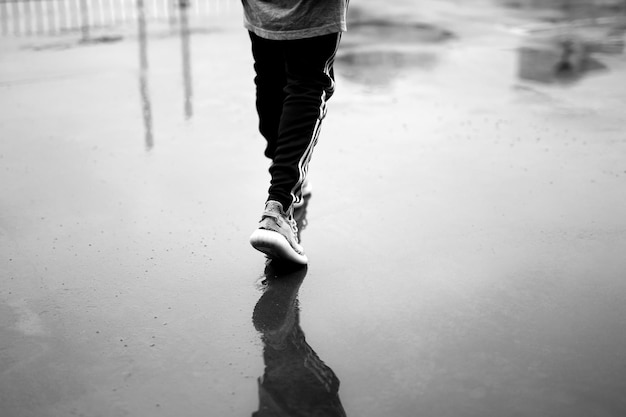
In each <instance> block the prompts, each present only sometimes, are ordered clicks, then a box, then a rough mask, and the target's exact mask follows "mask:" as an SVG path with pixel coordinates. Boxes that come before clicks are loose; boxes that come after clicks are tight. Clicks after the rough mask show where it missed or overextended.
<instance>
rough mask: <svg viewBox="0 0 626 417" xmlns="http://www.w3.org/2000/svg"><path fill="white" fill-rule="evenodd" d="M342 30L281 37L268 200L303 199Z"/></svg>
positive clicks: (286, 204) (288, 203)
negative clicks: (282, 82) (280, 90)
mask: <svg viewBox="0 0 626 417" xmlns="http://www.w3.org/2000/svg"><path fill="white" fill-rule="evenodd" d="M339 39H340V34H338V33H334V34H330V35H325V36H319V37H314V38H307V39H298V40H292V41H282V44H283V51H284V56H285V62H286V77H287V84H286V87H285V89H284V91H285V93H286V95H285V97H284V101H283V106H282V114H281V117H280V124H279V128H278V137H277V141H276V148H275V152H274V158H273V162H272V165H271V167H270V174H271V177H272V179H271V185H270V189H269V197H268V201H269V200H274V201H278V202H280V203H281V204H282V205H283V207H284V208H285V210H286V211H287V210H290V208H291V207H292V204H293V203H294V202H295V201H296V200H298V199H299V198H301V192H300V188H301V186H302V183H303V181H304V180H305V178H306V175H307V172H308V165H309V162H310V160H311V155H312V152H313V148H314V147H315V144H316V143H317V139H318V136H319V132H320V127H321V122H322V119H323V118H324V116H325V115H326V102H327V100H328V99H329V98H330V96H331V95H332V94H333V91H334V79H333V62H334V58H335V53H336V51H337V47H338V45H339Z"/></svg>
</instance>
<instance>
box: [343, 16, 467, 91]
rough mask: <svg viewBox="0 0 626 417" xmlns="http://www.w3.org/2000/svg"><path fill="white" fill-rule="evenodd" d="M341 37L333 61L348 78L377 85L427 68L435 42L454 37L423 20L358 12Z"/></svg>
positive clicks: (432, 60)
mask: <svg viewBox="0 0 626 417" xmlns="http://www.w3.org/2000/svg"><path fill="white" fill-rule="evenodd" d="M356 10H357V17H356V18H355V19H354V21H351V23H350V31H349V32H347V33H346V34H345V35H344V37H343V39H342V47H341V50H340V54H339V55H338V56H337V64H338V66H339V67H341V72H342V74H343V75H344V76H345V77H346V78H348V79H349V80H351V81H354V82H358V83H362V84H367V85H370V86H381V85H387V84H389V83H391V82H392V81H393V80H394V79H396V78H397V77H399V76H401V75H402V74H403V73H405V72H407V71H410V70H412V69H420V70H431V69H433V68H435V67H436V65H437V63H438V61H439V57H438V55H439V51H438V50H437V49H435V48H436V46H437V45H440V44H445V43H446V42H449V41H451V40H453V39H455V38H456V37H455V35H454V33H452V32H451V31H449V30H447V29H445V28H441V27H438V26H436V25H431V24H428V23H423V22H402V21H394V20H386V19H381V18H367V17H361V16H358V15H359V14H360V13H359V12H358V10H359V9H356Z"/></svg>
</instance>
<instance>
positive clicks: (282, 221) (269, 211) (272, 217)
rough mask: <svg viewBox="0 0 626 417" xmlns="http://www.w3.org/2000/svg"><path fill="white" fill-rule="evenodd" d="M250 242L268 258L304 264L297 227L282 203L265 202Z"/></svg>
mask: <svg viewBox="0 0 626 417" xmlns="http://www.w3.org/2000/svg"><path fill="white" fill-rule="evenodd" d="M250 244H251V245H252V246H253V247H254V248H255V249H256V250H258V251H261V252H263V253H264V254H266V255H267V256H268V257H269V258H272V259H283V260H287V261H291V262H295V263H298V264H303V265H305V264H306V263H307V262H308V259H307V257H306V255H305V254H304V248H303V247H302V246H300V244H299V243H298V227H297V226H296V221H295V220H294V219H293V216H292V215H291V213H289V214H287V213H285V211H284V209H283V205H282V204H281V203H279V202H278V201H273V200H270V201H268V202H267V203H266V204H265V211H263V216H262V217H261V222H260V224H259V228H258V229H256V230H255V231H254V232H253V233H252V236H250Z"/></svg>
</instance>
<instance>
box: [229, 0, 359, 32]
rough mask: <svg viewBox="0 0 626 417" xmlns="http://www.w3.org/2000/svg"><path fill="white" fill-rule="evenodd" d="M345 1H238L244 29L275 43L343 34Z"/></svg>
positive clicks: (346, 3)
mask: <svg viewBox="0 0 626 417" xmlns="http://www.w3.org/2000/svg"><path fill="white" fill-rule="evenodd" d="M348 1H349V0H241V2H242V4H243V11H244V26H245V27H246V29H248V30H249V31H251V32H254V33H255V34H256V35H258V36H260V37H262V38H266V39H276V40H289V39H302V38H312V37H314V36H322V35H328V34H329V33H337V32H345V31H346V12H347V8H348Z"/></svg>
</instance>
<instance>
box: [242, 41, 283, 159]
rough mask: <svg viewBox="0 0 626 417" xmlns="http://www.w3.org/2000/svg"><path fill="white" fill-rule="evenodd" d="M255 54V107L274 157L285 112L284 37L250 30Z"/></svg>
mask: <svg viewBox="0 0 626 417" xmlns="http://www.w3.org/2000/svg"><path fill="white" fill-rule="evenodd" d="M250 41H251V45H252V56H253V58H254V71H255V73H256V76H255V77H254V83H255V85H256V109H257V113H258V115H259V132H261V135H263V137H264V138H265V140H266V141H267V146H266V148H265V156H267V157H268V158H270V159H273V158H274V152H275V150H276V141H277V139H278V127H279V124H280V118H281V115H282V113H283V102H284V101H285V96H286V93H285V92H284V89H285V86H286V84H287V75H286V73H285V68H286V63H285V54H284V51H283V46H282V42H281V41H274V40H269V39H264V38H261V37H259V36H257V35H255V34H254V33H252V32H250Z"/></svg>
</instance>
